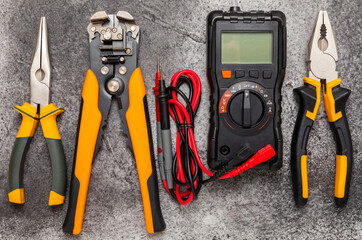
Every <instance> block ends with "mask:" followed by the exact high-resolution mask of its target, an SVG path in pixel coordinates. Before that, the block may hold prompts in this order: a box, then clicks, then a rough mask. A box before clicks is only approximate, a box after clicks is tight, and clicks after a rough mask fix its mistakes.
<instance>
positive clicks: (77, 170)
mask: <svg viewBox="0 0 362 240" xmlns="http://www.w3.org/2000/svg"><path fill="white" fill-rule="evenodd" d="M139 31H140V28H139V26H138V25H137V24H136V22H135V19H134V18H133V17H132V16H131V14H129V13H128V12H125V11H119V12H118V13H117V14H116V15H108V14H107V13H106V12H105V11H100V12H96V13H95V14H94V15H93V16H92V17H91V22H90V24H89V26H88V33H89V39H90V66H91V67H90V69H89V70H88V72H87V76H86V78H85V81H84V86H83V91H82V104H81V114H80V118H79V125H78V137H77V144H76V149H75V159H74V166H73V173H72V181H71V189H70V197H69V209H68V213H67V216H66V219H65V222H64V225H63V229H64V231H65V232H69V233H72V234H79V233H80V232H81V229H82V223H83V216H84V209H85V203H86V198H87V191H88V184H89V178H90V174H91V169H92V162H93V160H94V158H95V156H96V153H97V151H98V150H99V148H100V146H101V144H102V135H103V128H104V127H105V126H106V121H107V116H108V113H109V110H110V106H111V101H112V99H116V100H117V102H118V106H119V112H120V114H121V119H122V123H123V124H122V127H123V131H124V133H125V134H126V135H127V137H128V139H127V145H128V147H129V148H130V149H131V151H132V153H133V155H134V157H135V160H136V164H137V169H138V176H139V181H140V187H141V192H142V198H143V207H144V213H145V220H146V227H147V231H148V232H149V233H154V232H159V231H162V230H164V229H165V223H164V220H163V217H162V213H161V209H160V201H159V195H158V185H157V175H156V169H155V159H154V153H153V144H152V135H151V127H150V121H149V114H148V107H147V98H146V89H145V85H144V82H143V77H142V74H141V70H140V69H139V68H138V67H137V54H138V44H139V34H140V32H139Z"/></svg>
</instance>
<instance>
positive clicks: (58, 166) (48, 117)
mask: <svg viewBox="0 0 362 240" xmlns="http://www.w3.org/2000/svg"><path fill="white" fill-rule="evenodd" d="M63 112H64V109H63V108H58V107H56V106H55V104H54V103H50V104H48V105H47V106H45V107H43V108H42V109H40V124H41V127H42V129H43V134H44V137H45V140H46V143H47V146H48V150H49V155H50V161H51V166H52V188H51V191H50V195H49V203H48V205H49V206H53V205H60V204H63V203H64V198H65V191H66V185H67V166H66V161H65V154H64V149H63V144H62V140H61V138H60V134H59V131H58V127H57V116H58V115H59V114H61V113H63Z"/></svg>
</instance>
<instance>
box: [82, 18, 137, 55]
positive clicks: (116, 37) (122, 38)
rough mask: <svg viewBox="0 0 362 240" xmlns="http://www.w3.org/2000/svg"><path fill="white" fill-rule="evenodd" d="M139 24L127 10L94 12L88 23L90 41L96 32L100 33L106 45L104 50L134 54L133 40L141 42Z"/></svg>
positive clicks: (103, 46) (102, 47)
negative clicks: (108, 12)
mask: <svg viewBox="0 0 362 240" xmlns="http://www.w3.org/2000/svg"><path fill="white" fill-rule="evenodd" d="M139 30H140V28H139V26H138V25H137V24H136V21H135V19H134V18H133V16H132V15H131V14H129V13H128V12H126V11H118V13H117V14H116V15H114V14H107V13H106V12H105V11H99V12H96V13H95V14H93V16H92V17H91V22H90V24H89V25H88V33H89V38H90V41H92V40H93V39H94V38H95V34H96V33H99V34H100V40H101V41H102V42H103V43H104V45H102V46H100V49H101V50H102V51H108V50H111V51H113V53H114V54H115V55H124V56H127V55H129V56H130V55H132V53H133V49H132V41H136V42H137V43H138V42H139Z"/></svg>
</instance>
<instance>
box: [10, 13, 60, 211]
mask: <svg viewBox="0 0 362 240" xmlns="http://www.w3.org/2000/svg"><path fill="white" fill-rule="evenodd" d="M50 74H51V67H50V60H49V47H48V36H47V24H46V19H45V17H42V18H41V19H40V24H39V32H38V35H37V40H36V44H35V49H34V53H33V59H32V63H31V68H30V90H31V91H30V92H31V94H30V95H31V98H30V103H27V102H25V103H24V105H23V106H15V110H16V111H18V112H19V113H20V114H21V115H22V117H23V120H22V122H21V125H20V128H19V131H18V134H17V135H16V140H15V143H14V146H13V149H12V152H11V155H10V161H9V169H8V184H9V194H8V196H9V201H10V202H12V203H16V204H24V203H25V197H24V184H23V171H24V162H25V156H26V152H27V150H28V148H29V145H30V142H31V140H32V138H33V136H34V133H35V130H36V127H37V125H38V123H39V121H40V123H41V125H42V129H43V134H44V137H45V140H46V143H47V146H48V150H49V153H50V160H51V165H52V175H53V176H52V187H51V192H50V196H49V205H59V204H63V202H64V196H65V187H66V163H65V155H64V150H63V145H62V142H61V138H60V135H59V131H58V128H57V123H56V118H57V116H58V115H59V114H61V113H62V112H64V109H63V108H58V107H56V106H55V104H54V103H50V101H49V99H50V80H51V78H50Z"/></svg>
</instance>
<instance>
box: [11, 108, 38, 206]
mask: <svg viewBox="0 0 362 240" xmlns="http://www.w3.org/2000/svg"><path fill="white" fill-rule="evenodd" d="M15 110H16V111H18V112H19V113H20V114H21V115H22V117H23V120H22V122H21V125H20V128H19V131H18V134H17V135H16V139H15V143H14V146H13V149H12V151H11V155H10V160H9V168H8V185H9V193H8V197H9V202H12V203H17V204H24V203H25V197H24V183H23V172H24V162H25V156H26V153H27V151H28V149H29V145H30V142H31V140H32V138H33V136H34V133H35V130H36V127H37V125H38V122H39V120H38V119H39V118H38V114H37V112H36V108H35V107H34V106H32V105H31V104H29V103H27V102H26V103H24V105H23V106H15Z"/></svg>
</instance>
